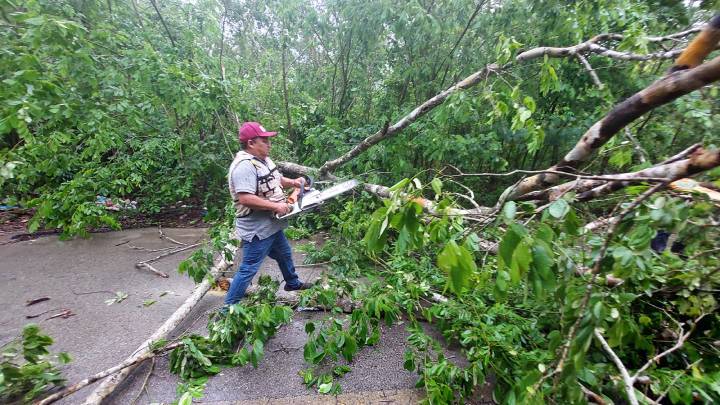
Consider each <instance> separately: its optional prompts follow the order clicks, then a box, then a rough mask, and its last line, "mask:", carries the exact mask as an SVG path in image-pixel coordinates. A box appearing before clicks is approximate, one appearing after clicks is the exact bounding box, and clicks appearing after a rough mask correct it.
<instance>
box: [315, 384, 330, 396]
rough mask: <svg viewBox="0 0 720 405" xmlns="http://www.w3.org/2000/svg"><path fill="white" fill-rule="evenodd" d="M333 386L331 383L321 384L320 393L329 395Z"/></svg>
mask: <svg viewBox="0 0 720 405" xmlns="http://www.w3.org/2000/svg"><path fill="white" fill-rule="evenodd" d="M332 385H333V384H332V383H331V382H329V383H325V384H320V385H319V386H318V392H319V393H321V394H327V393H329V392H330V390H331V389H332Z"/></svg>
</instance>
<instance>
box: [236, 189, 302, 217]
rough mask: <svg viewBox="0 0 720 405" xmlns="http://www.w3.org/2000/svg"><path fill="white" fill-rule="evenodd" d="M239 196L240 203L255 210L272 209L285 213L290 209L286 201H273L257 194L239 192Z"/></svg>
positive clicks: (277, 212) (278, 212) (281, 213)
mask: <svg viewBox="0 0 720 405" xmlns="http://www.w3.org/2000/svg"><path fill="white" fill-rule="evenodd" d="M237 197H238V202H239V203H240V204H242V205H244V206H246V207H248V208H250V209H253V210H265V211H272V212H274V213H276V214H278V215H285V214H287V213H288V211H290V206H288V204H286V203H284V202H272V201H269V200H266V199H264V198H260V197H258V196H256V195H255V194H250V193H237Z"/></svg>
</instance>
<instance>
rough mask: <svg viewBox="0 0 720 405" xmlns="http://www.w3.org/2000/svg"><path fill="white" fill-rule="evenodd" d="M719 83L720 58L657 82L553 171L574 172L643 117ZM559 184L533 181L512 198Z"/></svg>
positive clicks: (546, 177)
mask: <svg viewBox="0 0 720 405" xmlns="http://www.w3.org/2000/svg"><path fill="white" fill-rule="evenodd" d="M719 79H720V57H716V58H715V59H713V60H711V61H709V62H707V63H705V64H702V65H700V66H698V67H696V68H694V69H690V70H681V71H677V72H674V73H671V74H669V75H668V76H666V77H664V78H662V79H660V80H658V81H656V82H655V83H653V84H651V85H650V86H648V87H647V88H645V89H644V90H642V91H640V92H638V93H636V94H635V95H633V96H631V97H630V98H628V99H627V100H625V101H623V102H622V103H620V104H618V105H617V106H616V107H615V108H614V109H613V110H612V111H610V113H608V115H606V116H605V117H604V118H603V119H602V120H600V121H598V122H597V123H595V125H593V126H592V127H591V128H590V129H589V130H588V131H587V132H585V134H584V135H583V136H582V137H581V138H580V141H578V143H577V144H576V145H575V147H574V148H573V149H572V150H571V151H570V152H568V153H567V154H566V155H565V157H564V158H563V159H562V160H561V161H560V162H558V163H557V164H556V165H554V166H552V167H551V170H558V171H564V172H572V171H574V170H575V169H576V168H577V167H578V166H579V165H580V164H581V163H583V162H585V161H586V160H588V159H589V158H590V157H591V156H592V155H593V154H594V153H595V152H596V151H597V150H598V149H599V148H600V147H601V146H603V145H604V144H605V143H606V142H607V141H608V140H609V139H610V138H611V137H612V136H614V135H615V134H616V133H617V132H618V131H620V130H621V129H623V128H624V127H625V126H626V125H628V124H629V123H631V122H632V121H634V120H635V119H637V118H639V117H640V116H641V115H643V114H645V113H646V112H648V111H650V110H652V109H653V108H656V107H658V106H661V105H663V104H667V103H669V102H670V101H673V100H675V99H677V98H679V97H680V96H683V95H685V94H688V93H690V92H692V91H694V90H697V89H699V88H701V87H703V86H705V85H707V84H709V83H712V82H714V81H717V80H719ZM559 180H560V177H559V176H558V175H555V174H540V175H536V176H532V177H529V178H527V179H525V180H523V181H522V182H521V183H520V184H518V185H517V187H515V188H514V189H513V190H511V191H510V192H509V193H510V194H509V196H508V198H509V199H517V198H519V197H520V196H522V195H524V194H527V193H529V192H531V191H535V190H540V189H544V188H546V187H548V186H551V185H553V184H557V183H558V181H559Z"/></svg>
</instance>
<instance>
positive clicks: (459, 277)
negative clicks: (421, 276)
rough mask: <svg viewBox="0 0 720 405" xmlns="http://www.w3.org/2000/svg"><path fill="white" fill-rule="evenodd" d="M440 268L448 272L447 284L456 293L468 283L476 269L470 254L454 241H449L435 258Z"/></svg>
mask: <svg viewBox="0 0 720 405" xmlns="http://www.w3.org/2000/svg"><path fill="white" fill-rule="evenodd" d="M437 264H438V267H439V268H440V269H442V270H443V271H445V272H446V273H448V275H449V279H448V281H449V285H450V288H451V289H452V291H453V292H455V293H456V294H459V293H461V292H462V291H463V290H464V289H465V288H467V287H468V286H469V285H470V277H471V276H472V274H473V273H474V272H475V271H476V270H477V265H476V264H475V261H474V259H473V257H472V254H471V253H470V252H469V251H468V250H467V249H465V247H463V246H458V244H457V243H456V242H455V241H450V242H449V243H448V244H447V245H445V248H444V249H443V250H442V251H441V252H440V254H439V255H438V258H437Z"/></svg>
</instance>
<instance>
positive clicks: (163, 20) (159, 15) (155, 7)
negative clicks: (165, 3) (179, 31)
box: [150, 0, 177, 48]
mask: <svg viewBox="0 0 720 405" xmlns="http://www.w3.org/2000/svg"><path fill="white" fill-rule="evenodd" d="M150 3H152V6H153V8H154V9H155V12H156V13H157V15H158V17H159V18H160V22H161V23H162V25H163V27H165V32H167V35H168V38H170V43H171V44H172V46H173V48H177V46H176V45H175V40H174V39H173V36H172V34H170V29H169V28H168V26H167V24H165V19H164V18H163V16H162V14H160V9H158V6H157V3H155V0H150Z"/></svg>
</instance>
